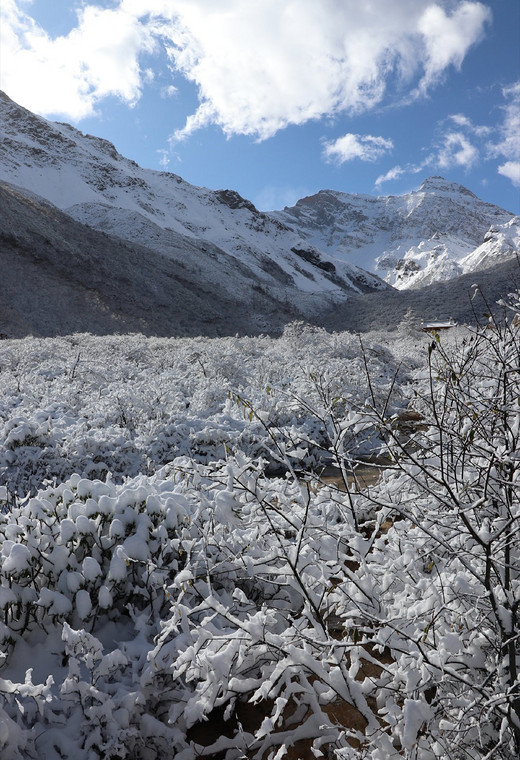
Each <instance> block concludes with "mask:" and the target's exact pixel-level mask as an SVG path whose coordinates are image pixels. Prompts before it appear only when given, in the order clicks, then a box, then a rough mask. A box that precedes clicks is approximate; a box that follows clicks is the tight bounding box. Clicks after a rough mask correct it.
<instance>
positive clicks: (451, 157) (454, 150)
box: [437, 132, 479, 169]
mask: <svg viewBox="0 0 520 760" xmlns="http://www.w3.org/2000/svg"><path fill="white" fill-rule="evenodd" d="M478 156H479V152H478V150H477V148H476V147H475V146H474V145H472V143H471V142H470V141H469V140H468V138H467V137H466V136H465V135H464V134H462V132H448V133H447V134H446V135H445V136H444V143H443V145H442V147H441V148H440V150H439V153H438V156H437V163H438V166H439V167H440V168H441V169H450V168H451V167H452V166H462V167H464V168H465V169H469V168H470V167H471V166H472V165H473V164H474V163H475V162H476V161H477V159H478Z"/></svg>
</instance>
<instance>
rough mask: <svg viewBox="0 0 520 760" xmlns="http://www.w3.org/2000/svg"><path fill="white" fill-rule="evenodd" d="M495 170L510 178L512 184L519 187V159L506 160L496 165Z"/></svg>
mask: <svg viewBox="0 0 520 760" xmlns="http://www.w3.org/2000/svg"><path fill="white" fill-rule="evenodd" d="M497 171H498V173H499V174H502V176H504V177H507V178H508V179H510V180H511V182H512V183H513V185H515V186H516V187H520V161H506V162H505V164H501V165H500V166H499V167H498V169H497Z"/></svg>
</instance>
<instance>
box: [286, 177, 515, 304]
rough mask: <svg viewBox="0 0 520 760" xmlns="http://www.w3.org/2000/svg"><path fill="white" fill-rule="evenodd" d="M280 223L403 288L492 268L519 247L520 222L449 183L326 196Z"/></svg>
mask: <svg viewBox="0 0 520 760" xmlns="http://www.w3.org/2000/svg"><path fill="white" fill-rule="evenodd" d="M275 217H276V218H277V219H278V220H279V221H280V222H281V223H283V224H284V225H286V226H289V227H291V228H293V229H294V230H297V231H298V233H299V234H300V235H302V236H303V237H305V239H306V240H307V241H308V242H309V243H310V244H311V245H314V246H316V247H318V248H319V249H320V250H322V251H324V252H327V253H328V254H329V255H331V256H333V257H334V260H335V261H337V260H341V261H348V262H349V263H351V264H357V265H358V266H361V267H363V268H364V269H367V270H369V271H371V272H374V273H377V274H379V275H380V276H381V277H383V278H384V279H385V280H386V281H387V282H389V283H390V284H392V285H393V286H394V287H395V288H398V289H408V288H417V287H423V286H425V285H428V284H431V283H433V282H442V281H445V280H449V279H451V278H453V277H457V276H459V275H461V274H465V273H467V272H472V271H476V270H479V269H486V268H489V267H490V266H494V265H495V264H496V263H498V262H500V261H504V260H506V259H508V258H511V257H513V256H514V255H515V252H517V251H518V250H519V249H520V218H519V217H515V216H513V214H511V213H509V212H507V211H504V209H501V208H499V207H498V206H494V205H492V204H490V203H484V202H483V201H481V200H479V199H478V198H477V197H476V196H475V195H474V194H473V193H472V192H470V191H469V190H467V189H466V188H465V187H463V186H462V185H458V184H456V183H451V182H447V181H446V180H444V179H443V178H442V177H430V178H429V179H427V180H426V181H425V182H423V184H422V185H421V187H420V188H419V189H418V190H417V191H414V192H411V193H409V194H407V195H402V196H388V197H372V196H367V195H352V194H347V193H340V192H334V191H330V190H324V191H321V192H319V193H317V194H316V195H312V196H310V197H308V198H303V199H302V200H300V201H298V203H297V204H296V205H295V206H293V207H292V208H285V209H284V211H282V212H277V213H276V214H275Z"/></svg>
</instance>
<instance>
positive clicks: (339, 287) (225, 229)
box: [0, 95, 386, 315]
mask: <svg viewBox="0 0 520 760" xmlns="http://www.w3.org/2000/svg"><path fill="white" fill-rule="evenodd" d="M0 138H1V139H0V179H1V180H4V181H6V182H9V183H12V184H14V185H16V186H18V187H21V188H25V189H28V190H29V191H31V192H33V193H36V194H37V195H39V196H41V197H43V198H45V199H46V200H48V201H50V202H51V203H53V204H55V205H56V206H57V207H58V208H59V209H61V210H62V211H65V212H66V213H67V214H69V215H70V216H72V217H73V218H74V219H76V220H78V221H80V222H82V223H84V224H87V225H89V226H92V227H95V228H97V229H98V230H102V231H104V232H107V233H109V234H110V235H115V236H118V237H122V238H124V239H126V240H130V241H132V242H135V243H139V244H141V245H146V246H147V247H149V248H152V249H153V250H155V251H158V252H160V253H161V254H162V255H164V256H168V257H172V258H174V259H175V260H176V261H178V262H179V263H182V264H183V265H184V266H187V267H188V269H190V270H192V271H194V270H196V271H199V272H200V271H202V272H203V273H204V276H205V277H206V279H207V280H208V281H209V282H212V281H213V282H221V283H222V284H223V285H224V286H225V288H226V289H227V290H228V291H230V292H233V293H236V292H238V291H240V292H242V293H243V296H244V298H245V299H247V295H248V293H250V292H251V290H252V289H256V290H258V289H260V290H262V291H265V292H267V293H269V294H270V296H271V297H272V298H273V299H275V301H276V300H278V301H284V302H287V303H288V304H289V305H294V306H297V307H298V309H299V311H300V313H301V314H302V315H310V314H313V313H316V312H319V311H322V310H323V308H325V307H330V304H331V302H332V303H334V302H338V301H342V300H344V299H345V297H348V295H349V294H352V293H360V292H365V291H367V290H373V289H381V288H385V287H386V285H385V284H384V283H383V282H382V281H381V280H380V278H379V277H377V276H374V275H371V274H368V273H367V272H365V271H363V270H362V269H360V268H358V267H357V266H356V265H352V264H350V263H348V262H347V261H342V260H333V257H332V256H331V255H329V254H328V253H324V252H322V251H319V250H318V249H316V248H315V247H314V246H312V245H310V244H309V243H308V242H306V241H305V240H303V239H302V236H301V235H300V234H299V232H298V230H296V229H293V228H292V227H287V226H286V225H284V224H283V223H282V222H280V221H279V220H278V219H276V218H274V217H272V216H270V215H267V214H264V213H261V212H259V211H258V210H257V209H256V208H255V207H254V206H253V204H252V203H250V202H249V201H247V200H245V199H244V198H242V197H241V196H240V195H239V194H238V193H236V192H235V191H233V190H217V191H212V190H208V189H206V188H200V187H195V186H193V185H190V184H189V183H188V182H185V181H184V180H183V179H182V178H181V177H179V176H177V175H175V174H171V173H168V172H158V171H152V170H150V169H143V168H141V167H139V166H138V165H137V164H136V163H135V162H133V161H131V160H129V159H126V158H124V157H123V156H121V155H120V154H118V153H117V151H116V149H115V148H114V146H113V145H112V144H111V143H109V142H107V141H106V140H103V139H100V138H97V137H92V136H90V135H84V134H82V133H81V132H80V131H78V130H77V129H75V128H73V127H71V126H69V125H67V124H60V123H55V122H50V121H47V120H46V119H43V118H41V117H38V116H35V115H34V114H32V113H31V112H30V111H27V110H26V109H24V108H21V107H20V106H18V105H17V104H16V103H14V102H13V101H11V100H10V99H9V98H8V97H7V96H5V95H2V96H1V97H0Z"/></svg>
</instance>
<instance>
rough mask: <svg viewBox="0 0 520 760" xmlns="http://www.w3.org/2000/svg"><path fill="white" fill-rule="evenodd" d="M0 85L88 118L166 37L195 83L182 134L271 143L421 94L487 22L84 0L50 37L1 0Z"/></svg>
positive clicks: (130, 82)
mask: <svg viewBox="0 0 520 760" xmlns="http://www.w3.org/2000/svg"><path fill="white" fill-rule="evenodd" d="M3 7H4V10H3V16H4V18H3V20H2V35H3V36H2V46H3V51H4V60H5V61H6V62H7V63H6V65H5V66H3V70H2V80H1V81H2V86H3V87H4V88H5V89H6V90H7V92H8V93H9V94H10V95H11V97H14V98H15V99H16V100H20V101H21V102H22V103H23V104H25V105H28V106H29V107H31V108H33V109H34V110H37V111H38V112H39V113H44V114H51V113H60V114H64V115H67V116H69V117H70V118H72V119H76V120H77V119H80V118H82V117H83V116H86V115H88V114H89V113H91V112H92V111H93V109H94V108H95V107H96V104H97V103H99V101H100V100H101V99H102V98H103V97H105V96H107V95H116V96H117V97H120V98H121V99H123V100H124V101H126V102H128V103H130V104H131V103H133V102H135V101H136V100H137V99H138V98H139V97H140V93H141V90H142V88H143V86H144V84H145V73H144V71H142V69H141V68H140V63H141V60H142V56H143V53H145V52H147V53H150V52H151V51H152V50H153V49H154V46H155V47H156V48H157V46H158V45H161V46H163V47H164V49H165V50H166V51H167V55H168V56H169V60H170V63H171V67H172V69H173V70H174V72H175V73H176V74H179V73H180V74H181V75H183V76H184V77H185V78H186V79H187V80H189V81H190V82H192V83H193V84H194V85H195V86H196V88H197V91H198V97H199V106H198V108H197V109H196V111H195V113H193V114H191V116H189V117H188V119H187V121H186V123H185V126H184V127H183V128H182V129H180V130H178V132H177V133H176V138H178V139H182V137H185V136H187V135H189V134H190V133H191V132H193V131H194V130H196V129H198V128H200V127H203V126H206V125H208V124H216V125H218V126H219V127H220V128H221V129H222V130H223V131H224V133H225V134H227V135H232V134H244V135H251V136H253V137H255V138H257V139H265V138H268V137H270V136H272V135H274V134H275V133H276V132H277V131H278V130H280V129H283V128H284V127H286V126H287V125H289V124H296V125H298V124H303V123H305V122H307V121H308V120H311V119H319V118H321V117H323V116H334V115H337V114H340V113H348V114H356V113H359V112H362V111H366V110H368V109H370V108H372V107H374V106H375V105H377V104H379V103H381V102H382V101H383V99H384V98H385V97H386V96H391V94H392V93H395V92H396V90H397V91H399V93H400V94H401V95H402V94H403V90H404V88H407V89H408V90H409V91H410V92H413V93H415V96H418V95H420V94H422V93H424V92H426V91H427V90H428V89H429V88H430V87H432V86H433V85H435V84H436V83H437V82H438V80H439V78H440V77H441V76H442V74H443V73H444V72H445V71H446V70H447V69H448V68H449V67H450V66H455V67H459V66H460V65H461V63H462V61H463V60H464V57H465V56H466V54H467V52H468V50H469V49H470V48H471V46H473V45H474V44H476V43H477V42H478V41H479V40H480V39H481V37H482V35H483V33H484V29H485V26H486V23H487V22H488V21H489V19H490V13H489V10H488V9H487V8H486V6H484V5H483V4H482V3H480V2H467V1H464V2H458V1H457V0H437V1H436V2H432V0H373V1H372V2H371V3H359V2H358V0H342V2H338V0H320V2H319V3H317V2H316V1H315V0H248V1H247V2H244V0H219V2H218V3H215V2H214V0H175V2H171V0H149V2H147V3H146V4H144V3H143V2H142V0H119V2H117V3H115V4H114V5H113V6H112V7H111V8H109V9H107V8H105V7H100V6H99V5H98V4H96V3H88V2H86V3H84V4H83V7H82V9H81V10H80V11H79V12H78V23H77V26H76V27H75V28H74V29H73V30H71V32H69V34H67V35H65V36H62V37H58V38H55V39H51V38H50V37H49V35H48V34H47V33H46V32H45V31H44V30H43V29H42V28H41V27H39V26H38V25H37V24H36V23H35V22H34V21H33V20H32V19H31V18H30V15H28V14H29V11H30V6H29V8H28V10H24V9H25V8H27V6H26V5H23V6H22V5H21V4H20V3H17V2H16V0H3Z"/></svg>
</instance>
